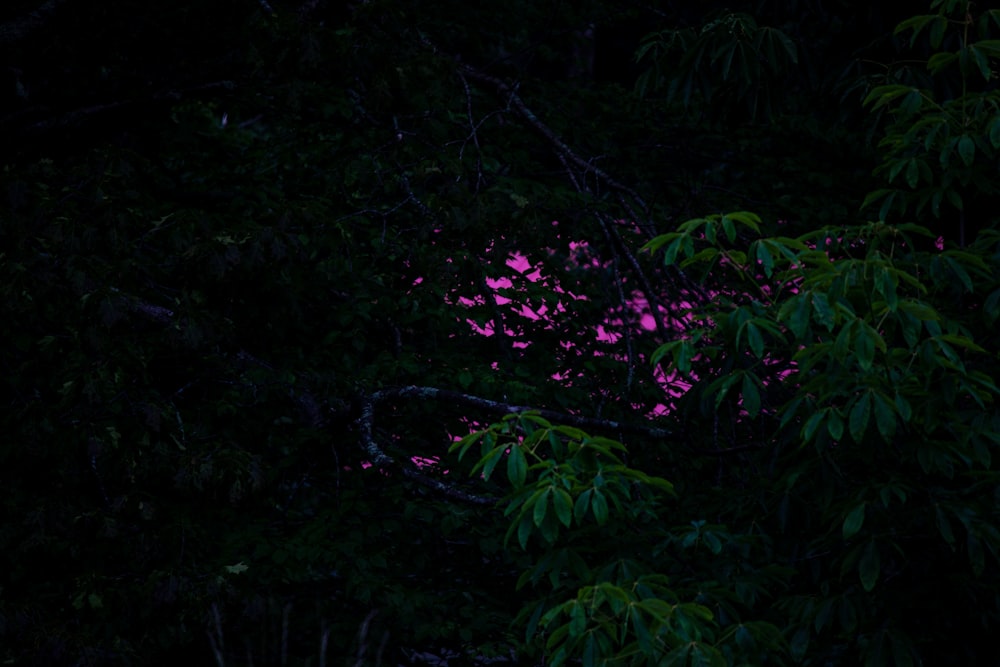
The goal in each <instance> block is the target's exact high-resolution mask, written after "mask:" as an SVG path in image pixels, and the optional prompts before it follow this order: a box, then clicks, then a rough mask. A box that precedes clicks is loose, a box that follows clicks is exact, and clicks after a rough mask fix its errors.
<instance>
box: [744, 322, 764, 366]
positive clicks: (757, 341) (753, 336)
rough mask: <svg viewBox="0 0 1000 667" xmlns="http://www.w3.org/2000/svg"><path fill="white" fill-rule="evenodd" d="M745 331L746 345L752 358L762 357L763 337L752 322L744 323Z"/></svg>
mask: <svg viewBox="0 0 1000 667" xmlns="http://www.w3.org/2000/svg"><path fill="white" fill-rule="evenodd" d="M746 331H747V344H748V345H749V346H750V351H751V352H752V353H753V356H755V357H757V358H758V359H762V358H763V357H764V337H763V336H762V335H761V333H760V329H759V328H758V327H757V325H756V324H754V323H753V321H750V322H747V323H746Z"/></svg>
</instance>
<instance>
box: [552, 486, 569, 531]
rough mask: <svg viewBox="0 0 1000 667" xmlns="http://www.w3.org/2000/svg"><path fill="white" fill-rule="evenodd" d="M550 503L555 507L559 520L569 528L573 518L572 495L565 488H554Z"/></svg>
mask: <svg viewBox="0 0 1000 667" xmlns="http://www.w3.org/2000/svg"><path fill="white" fill-rule="evenodd" d="M552 504H553V506H554V507H555V508H556V516H557V517H558V518H559V522H560V523H562V525H564V526H566V527H567V528H569V526H570V523H571V522H572V519H573V497H572V496H570V495H569V493H568V492H567V491H566V490H565V489H556V490H555V493H554V495H553V496H552Z"/></svg>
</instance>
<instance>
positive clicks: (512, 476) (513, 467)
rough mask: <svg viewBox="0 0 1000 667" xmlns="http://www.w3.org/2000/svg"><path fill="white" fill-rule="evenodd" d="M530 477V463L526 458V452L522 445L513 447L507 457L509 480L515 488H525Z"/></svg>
mask: <svg viewBox="0 0 1000 667" xmlns="http://www.w3.org/2000/svg"><path fill="white" fill-rule="evenodd" d="M527 477H528V461H527V460H526V459H525V457H524V451H523V450H522V449H521V446H520V445H512V446H511V448H510V454H508V455H507V479H509V480H510V483H511V484H512V485H513V486H514V488H520V487H522V486H524V482H525V480H526V479H527Z"/></svg>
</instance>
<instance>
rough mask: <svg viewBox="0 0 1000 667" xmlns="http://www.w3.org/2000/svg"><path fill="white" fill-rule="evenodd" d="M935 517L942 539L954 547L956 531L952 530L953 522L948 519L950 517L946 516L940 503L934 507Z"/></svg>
mask: <svg viewBox="0 0 1000 667" xmlns="http://www.w3.org/2000/svg"><path fill="white" fill-rule="evenodd" d="M934 518H935V521H936V522H937V527H938V532H939V533H941V539H943V540H944V541H945V542H947V543H948V545H949V546H950V547H952V549H954V547H955V533H954V532H952V530H951V522H950V521H948V517H946V516H945V514H944V511H943V510H942V509H941V506H940V505H935V507H934Z"/></svg>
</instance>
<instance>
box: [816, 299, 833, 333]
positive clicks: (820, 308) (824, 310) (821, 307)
mask: <svg viewBox="0 0 1000 667" xmlns="http://www.w3.org/2000/svg"><path fill="white" fill-rule="evenodd" d="M812 306H813V317H814V318H815V319H816V322H818V323H819V324H821V325H823V326H825V327H826V328H827V331H833V326H834V324H835V320H834V316H833V309H832V308H831V307H830V300H829V299H828V298H827V296H826V294H824V293H822V292H813V295H812Z"/></svg>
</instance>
